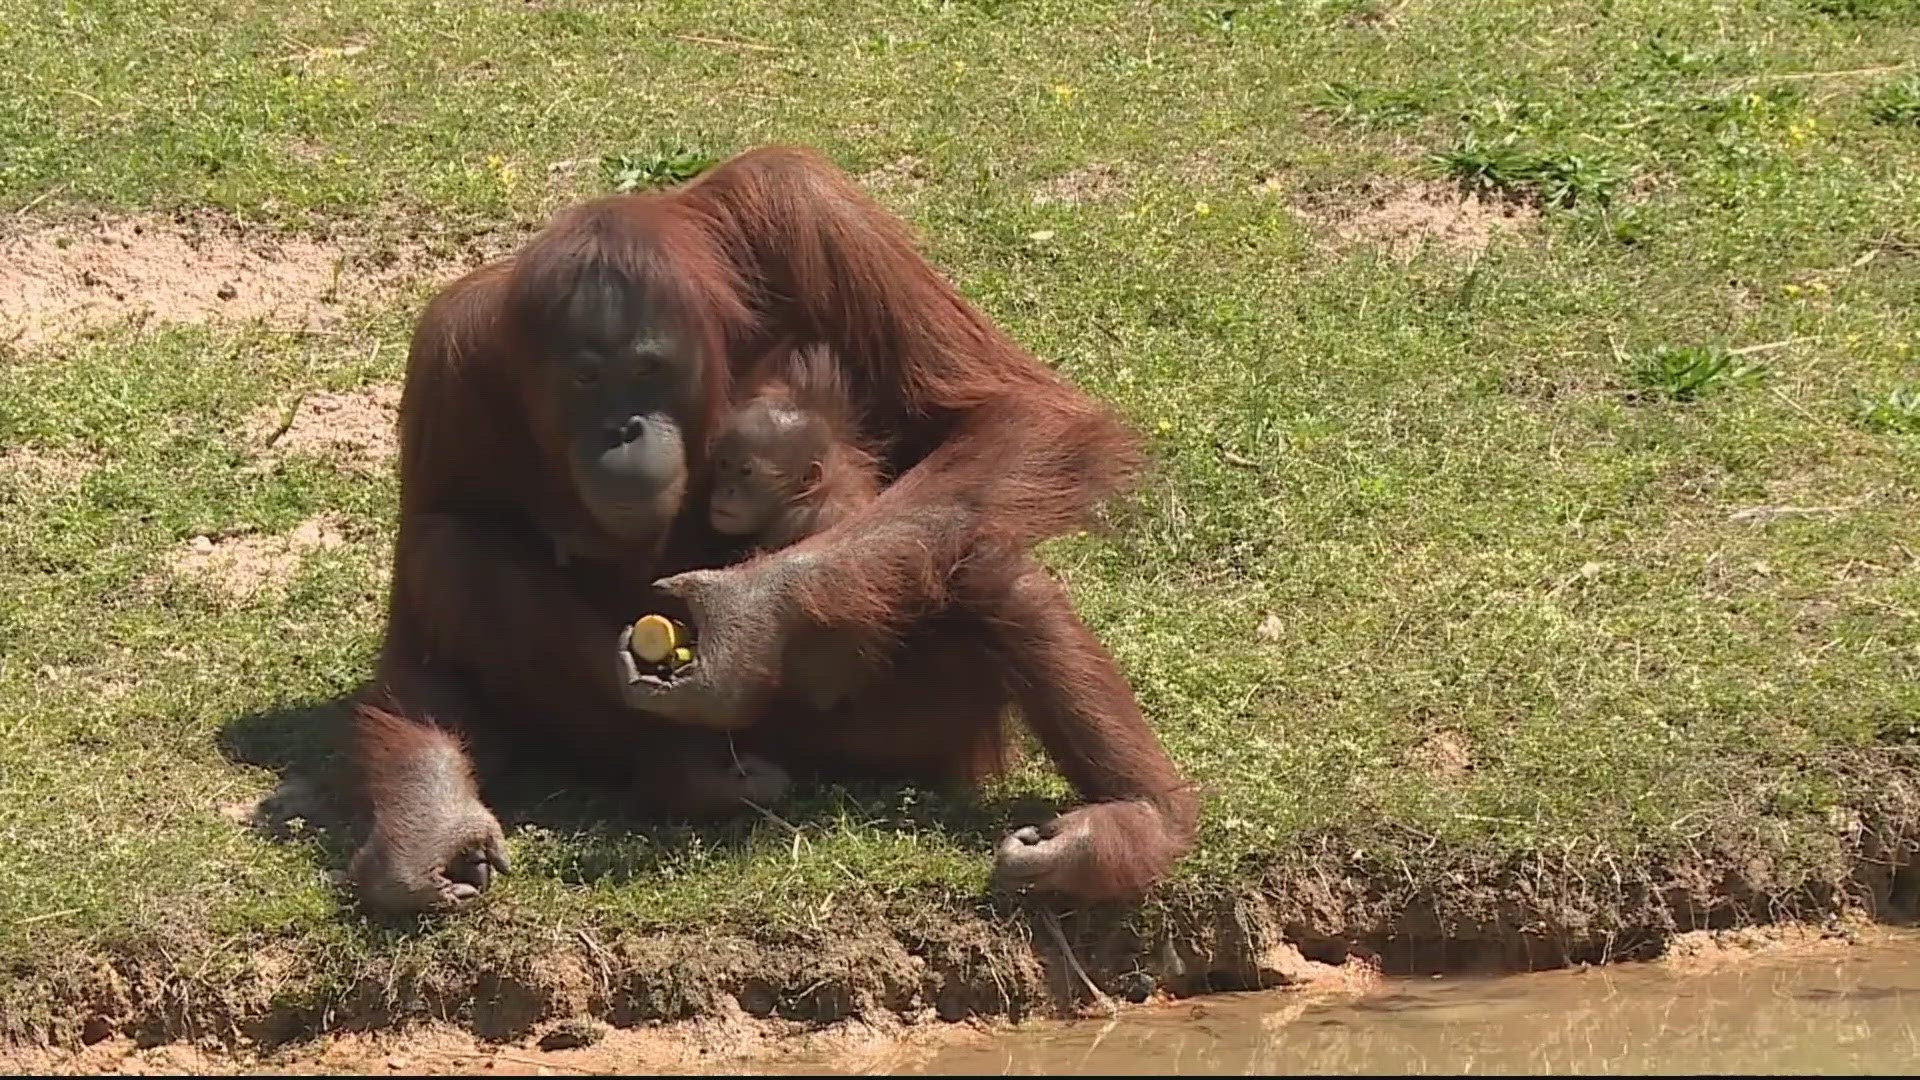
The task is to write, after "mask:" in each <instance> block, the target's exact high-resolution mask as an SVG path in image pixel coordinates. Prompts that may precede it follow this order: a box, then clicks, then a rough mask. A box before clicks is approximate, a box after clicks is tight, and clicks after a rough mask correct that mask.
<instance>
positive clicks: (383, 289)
mask: <svg viewBox="0 0 1920 1080" xmlns="http://www.w3.org/2000/svg"><path fill="white" fill-rule="evenodd" d="M456 265H457V264H455V263H452V262H450V261H448V260H443V259H438V258H430V257H428V256H426V255H425V254H424V253H423V252H413V253H394V252H391V251H387V252H377V251H374V250H372V249H371V247H369V246H368V245H353V244H334V243H323V242H321V241H318V240H314V239H312V238H308V237H301V236H275V235H271V234H266V233H263V232H261V231H258V230H248V229H245V228H243V227H241V226H239V225H238V224H236V223H234V222H231V221H228V220H225V219H222V218H217V217H212V216H199V217H189V218H186V219H184V220H176V219H172V218H166V217H160V216H153V215H142V216H133V217H103V218H96V219H93V220H87V221H74V222H63V223H58V224H50V225H42V226H39V227H36V228H28V229H20V230H15V231H12V232H10V233H8V234H5V235H0V342H12V343H14V344H16V345H22V346H33V345H38V344H41V343H44V342H47V341H52V340H56V339H59V338H62V337H66V336H69V335H71V334H74V333H78V332H81V331H84V330H87V329H89V328H93V327H99V326H105V325H110V324H114V323H119V322H123V321H127V320H133V321H135V322H140V323H145V322H154V323H162V324H164V323H201V322H217V321H247V320H264V321H267V322H269V323H271V324H272V325H274V326H277V327H282V328H285V329H290V330H315V329H324V328H325V327H327V326H329V325H331V324H333V323H335V322H337V321H338V320H339V318H340V317H341V315H342V314H343V313H344V312H345V311H346V310H347V308H348V307H349V306H350V305H352V304H354V303H357V302H363V301H366V300H369V299H373V298H377V297H379V296H381V295H384V294H386V293H388V292H391V291H392V290H393V289H395V288H396V287H398V286H400V285H402V284H405V283H406V282H409V281H412V280H418V279H420V278H422V277H425V276H427V275H429V274H444V273H445V272H447V271H449V270H450V269H453V268H454V267H455V266H456Z"/></svg>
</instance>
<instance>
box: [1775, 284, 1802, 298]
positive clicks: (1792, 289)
mask: <svg viewBox="0 0 1920 1080" xmlns="http://www.w3.org/2000/svg"><path fill="white" fill-rule="evenodd" d="M1780 291H1781V292H1783V293H1786V294H1787V295H1788V296H1799V295H1800V286H1798V285H1795V284H1792V283H1791V282H1789V283H1788V284H1785V285H1782V286H1780Z"/></svg>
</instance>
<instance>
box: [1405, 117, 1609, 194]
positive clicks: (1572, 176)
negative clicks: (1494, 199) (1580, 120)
mask: <svg viewBox="0 0 1920 1080" xmlns="http://www.w3.org/2000/svg"><path fill="white" fill-rule="evenodd" d="M1517 139H1518V137H1517V135H1514V134H1509V135H1507V136H1506V137H1505V138H1502V139H1500V140H1499V141H1497V142H1492V143H1488V142H1482V141H1481V140H1480V138H1479V137H1478V136H1475V135H1471V134H1470V135H1468V136H1467V137H1466V138H1465V139H1462V140H1461V141H1460V142H1459V143H1457V144H1456V145H1454V146H1453V147H1452V148H1451V149H1448V150H1443V151H1441V152H1440V153H1438V154H1435V155H1434V158H1433V160H1434V162H1435V164H1437V165H1438V166H1439V167H1440V168H1441V169H1442V170H1443V171H1444V172H1445V173H1446V174H1447V175H1448V176H1450V177H1452V178H1453V179H1454V180H1456V181H1458V182H1459V183H1460V184H1462V185H1463V186H1465V187H1467V188H1468V189H1470V190H1473V191H1477V192H1480V193H1483V194H1488V195H1495V196H1499V197H1501V198H1508V199H1520V200H1524V201H1527V202H1533V203H1538V204H1539V205H1541V206H1545V207H1550V208H1553V209H1565V208H1567V207H1571V206H1574V205H1577V204H1580V203H1594V204H1598V205H1602V206H1604V205H1607V204H1608V203H1611V202H1612V201H1613V196H1614V192H1616V191H1617V190H1618V189H1619V187H1620V184H1621V183H1622V182H1623V181H1624V180H1625V179H1626V178H1625V176H1624V175H1622V174H1621V173H1620V172H1619V171H1618V170H1616V169H1614V168H1612V167H1611V166H1608V165H1606V164H1605V163H1603V162H1600V161H1597V160H1595V159H1593V158H1587V157H1582V156H1580V155H1578V154H1566V153H1562V154H1544V153H1540V152H1537V151H1533V150H1528V149H1526V148H1523V147H1521V146H1519V145H1518V144H1517Z"/></svg>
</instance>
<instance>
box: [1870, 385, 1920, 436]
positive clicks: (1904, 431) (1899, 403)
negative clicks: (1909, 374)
mask: <svg viewBox="0 0 1920 1080" xmlns="http://www.w3.org/2000/svg"><path fill="white" fill-rule="evenodd" d="M1855 419H1856V420H1857V421H1858V422H1859V424H1860V426H1861V427H1864V428H1866V429H1867V430H1869V431H1878V432H1883V433H1887V434H1893V435H1920V386H1903V387H1898V388H1895V389H1893V390H1890V391H1888V392H1887V393H1886V395H1885V396H1883V397H1877V398H1868V399H1866V400H1864V401H1862V402H1860V404H1859V405H1858V406H1857V407H1856V410H1855Z"/></svg>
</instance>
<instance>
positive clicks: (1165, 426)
mask: <svg viewBox="0 0 1920 1080" xmlns="http://www.w3.org/2000/svg"><path fill="white" fill-rule="evenodd" d="M1155 426H1156V427H1158V428H1159V429H1160V434H1162V435H1165V434H1166V433H1167V432H1169V431H1172V430H1173V421H1171V420H1162V421H1160V423H1159V424H1157V425H1155Z"/></svg>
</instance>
